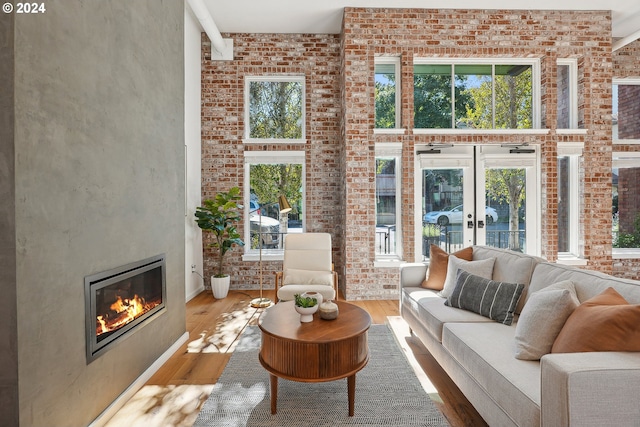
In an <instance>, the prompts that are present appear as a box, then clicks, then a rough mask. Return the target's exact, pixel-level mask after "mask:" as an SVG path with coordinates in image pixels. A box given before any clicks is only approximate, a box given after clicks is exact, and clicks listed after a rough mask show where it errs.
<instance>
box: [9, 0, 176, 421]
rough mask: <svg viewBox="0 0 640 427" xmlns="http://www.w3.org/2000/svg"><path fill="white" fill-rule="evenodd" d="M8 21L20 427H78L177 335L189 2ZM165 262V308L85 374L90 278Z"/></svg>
mask: <svg viewBox="0 0 640 427" xmlns="http://www.w3.org/2000/svg"><path fill="white" fill-rule="evenodd" d="M46 8H47V10H46V12H45V13H43V14H40V15H21V16H16V17H15V29H14V40H15V42H14V43H15V59H14V61H15V135H14V145H15V216H16V218H15V233H16V249H15V254H16V267H15V273H16V279H15V282H16V285H15V288H16V290H17V335H18V347H17V350H18V358H19V370H18V374H19V386H18V388H19V422H20V426H83V425H88V424H89V423H90V422H91V421H92V420H94V419H95V418H96V417H97V416H98V415H99V414H100V413H101V412H102V411H103V410H104V409H105V408H106V407H107V406H108V405H109V404H110V403H111V402H113V401H114V400H115V399H116V398H117V397H118V395H120V394H121V393H122V392H123V391H124V390H125V389H126V388H127V387H128V386H129V385H130V384H131V383H132V382H133V381H134V380H135V379H136V378H137V377H138V376H139V375H140V374H141V373H143V372H144V370H145V369H147V368H148V367H149V366H150V365H151V364H152V363H153V362H154V361H155V360H156V359H157V358H158V357H159V356H160V355H161V354H162V353H163V352H164V351H166V350H167V349H168V348H169V347H170V346H171V345H172V344H173V343H174V342H175V341H176V340H177V339H178V338H179V337H180V336H181V335H182V334H183V333H184V332H185V330H186V328H185V269H184V259H185V249H184V238H185V227H184V221H185V218H184V215H185V214H184V212H185V206H184V200H185V193H184V177H185V159H184V152H185V149H184V55H183V52H184V39H183V37H184V36H183V34H184V29H183V27H184V15H183V13H184V5H183V2H178V1H159V0H135V1H130V0H108V1H106V0H104V1H103V0H90V1H79V0H72V1H68V0H67V1H62V0H50V1H47V2H46ZM159 253H165V254H166V258H167V292H168V295H167V306H166V310H165V312H164V313H163V314H162V315H160V316H159V317H157V318H156V319H155V320H154V321H153V322H151V323H149V324H147V325H145V326H144V327H142V328H140V329H139V330H138V331H137V332H136V333H134V334H133V335H131V336H130V337H129V338H127V339H126V340H124V341H122V342H121V343H120V344H119V345H117V346H116V347H115V348H113V349H112V350H111V351H109V352H108V353H106V354H104V355H103V356H101V357H100V358H98V359H97V360H95V361H94V362H92V363H91V364H89V365H87V363H86V358H85V326H84V325H85V323H84V319H85V306H84V282H83V280H84V277H85V276H86V275H89V274H93V273H97V272H100V271H104V270H107V269H111V268H114V267H117V266H120V265H124V264H127V263H130V262H133V261H137V260H141V259H144V258H147V257H150V256H153V255H156V254H159Z"/></svg>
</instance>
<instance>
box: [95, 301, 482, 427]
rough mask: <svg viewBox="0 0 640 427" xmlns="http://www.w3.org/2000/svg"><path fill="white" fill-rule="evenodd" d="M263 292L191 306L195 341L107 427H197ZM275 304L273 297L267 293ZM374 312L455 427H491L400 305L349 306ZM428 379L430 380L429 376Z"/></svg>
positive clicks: (254, 317)
mask: <svg viewBox="0 0 640 427" xmlns="http://www.w3.org/2000/svg"><path fill="white" fill-rule="evenodd" d="M256 296H258V291H230V292H229V295H228V296H227V298H224V299H222V300H216V299H214V298H213V296H212V295H211V292H210V291H205V292H202V293H201V294H199V295H198V296H196V297H195V298H193V299H192V300H191V301H189V302H188V303H187V315H186V321H187V331H188V332H189V340H188V341H187V343H186V344H184V345H183V346H182V347H181V348H180V349H179V350H178V351H177V352H176V353H175V354H174V355H173V356H172V357H171V358H170V359H169V360H168V361H167V362H166V363H165V364H164V365H163V366H162V367H161V368H160V369H159V370H158V371H157V372H156V373H155V375H153V377H152V378H151V379H150V380H149V381H148V382H147V384H146V385H145V386H144V387H142V389H141V390H140V391H138V392H137V393H136V395H135V396H134V397H133V398H132V399H131V400H130V401H129V402H128V403H127V404H126V405H125V406H124V407H123V408H122V409H120V410H119V411H118V412H117V413H116V415H115V416H114V417H113V418H112V419H111V420H109V422H108V423H107V424H106V426H107V427H119V426H123V425H126V426H129V427H136V426H140V427H154V426H160V425H162V426H163V427H169V426H175V427H178V426H179V427H183V426H184V427H191V425H192V424H193V422H194V421H195V418H196V416H197V415H198V412H199V411H200V407H201V406H202V404H203V403H204V401H206V400H207V397H208V396H209V393H210V392H211V389H212V388H213V387H214V384H215V383H216V381H217V380H218V378H219V377H220V375H221V374H222V371H223V370H224V367H225V365H226V364H227V361H228V360H229V358H230V357H231V355H232V354H233V349H234V346H235V343H236V338H237V337H238V335H239V334H240V333H241V332H242V331H243V330H244V328H245V327H246V326H247V325H255V324H256V322H257V319H258V317H259V315H260V313H261V312H262V310H263V309H256V308H252V307H250V305H249V302H250V301H251V299H252V298H255V297H256ZM264 296H266V297H269V298H272V299H273V298H274V294H273V291H265V295H264ZM349 302H350V303H353V304H355V305H358V306H360V307H362V308H364V309H365V310H367V311H368V312H369V314H370V315H371V318H372V319H373V323H377V324H384V323H385V322H386V323H389V324H390V325H391V326H392V328H393V330H394V332H395V333H396V336H398V338H399V342H400V343H401V345H402V347H403V349H404V350H405V353H406V354H407V358H408V359H409V361H410V362H411V363H412V364H413V365H414V367H415V369H416V370H417V373H418V378H419V379H420V381H421V382H422V383H423V386H424V387H425V389H426V390H427V392H428V393H429V394H430V396H431V397H432V398H433V399H434V400H435V401H436V404H437V405H438V407H439V408H440V410H441V411H442V412H443V414H444V415H445V417H446V418H447V420H448V421H449V423H450V424H451V426H452V427H469V426H473V427H475V426H478V427H483V426H486V425H487V424H486V423H485V422H484V420H483V419H482V418H481V417H480V416H479V415H478V413H477V412H476V410H475V409H474V408H473V406H471V404H470V403H469V402H468V401H467V400H466V399H465V397H464V396H463V395H462V393H461V392H460V390H458V388H457V387H456V386H455V384H453V382H452V381H451V380H450V379H449V377H448V376H447V375H446V374H445V373H444V371H443V370H442V368H440V366H439V365H438V364H437V362H436V361H435V360H434V359H433V357H432V356H431V355H430V354H429V352H428V351H427V350H426V349H425V347H424V346H423V345H422V344H421V343H420V341H419V340H418V339H417V338H415V337H413V336H411V335H410V334H409V329H408V327H407V326H406V324H405V323H404V321H403V320H402V319H401V318H400V317H399V310H398V301H395V300H393V301H391V300H384V301H378V300H376V301H349ZM425 374H426V375H425Z"/></svg>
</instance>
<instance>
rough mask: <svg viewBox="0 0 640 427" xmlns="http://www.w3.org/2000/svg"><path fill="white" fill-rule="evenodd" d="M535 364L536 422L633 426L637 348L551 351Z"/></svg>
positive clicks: (549, 426)
mask: <svg viewBox="0 0 640 427" xmlns="http://www.w3.org/2000/svg"><path fill="white" fill-rule="evenodd" d="M540 363H541V377H542V380H541V381H542V383H541V389H540V394H541V396H540V397H541V400H540V402H541V405H540V406H541V408H540V409H541V414H540V425H541V427H554V426H586V427H589V426H593V427H597V426H603V425H612V426H614V425H615V426H637V425H638V420H640V405H638V390H640V352H624V353H623V352H590V353H554V354H547V355H545V356H543V357H542V359H541V361H540Z"/></svg>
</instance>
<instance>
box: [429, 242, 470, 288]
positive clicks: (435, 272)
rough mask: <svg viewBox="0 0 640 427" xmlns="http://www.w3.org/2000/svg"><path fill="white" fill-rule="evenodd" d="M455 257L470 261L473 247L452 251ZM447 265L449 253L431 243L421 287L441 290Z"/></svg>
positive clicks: (445, 276)
mask: <svg viewBox="0 0 640 427" xmlns="http://www.w3.org/2000/svg"><path fill="white" fill-rule="evenodd" d="M452 255H455V256H456V257H457V258H460V259H464V260H466V261H471V259H472V257H473V248H472V247H471V246H469V247H468V248H464V249H460V250H459V251H458V252H454V253H453V254H452ZM448 265H449V254H448V253H447V252H446V251H444V250H442V249H440V247H439V246H436V245H431V247H430V248H429V270H428V271H427V273H428V274H427V278H426V279H425V280H424V281H423V282H422V287H423V288H427V289H433V290H436V291H441V290H442V288H443V287H444V280H445V279H446V278H447V266H448Z"/></svg>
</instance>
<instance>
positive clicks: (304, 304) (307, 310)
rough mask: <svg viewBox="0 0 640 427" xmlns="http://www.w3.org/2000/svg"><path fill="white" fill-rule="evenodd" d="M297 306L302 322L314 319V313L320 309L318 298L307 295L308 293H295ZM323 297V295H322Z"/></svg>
mask: <svg viewBox="0 0 640 427" xmlns="http://www.w3.org/2000/svg"><path fill="white" fill-rule="evenodd" d="M294 298H295V299H294V301H295V308H296V311H297V312H298V313H300V322H302V323H307V322H311V321H312V320H313V313H315V312H316V311H318V307H319V306H320V305H319V304H318V299H317V298H316V297H315V296H306V294H302V295H299V294H295V295H294ZM320 298H322V296H320Z"/></svg>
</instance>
